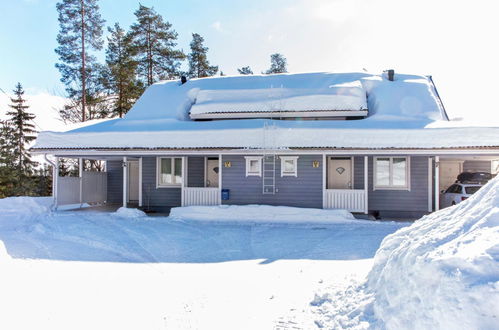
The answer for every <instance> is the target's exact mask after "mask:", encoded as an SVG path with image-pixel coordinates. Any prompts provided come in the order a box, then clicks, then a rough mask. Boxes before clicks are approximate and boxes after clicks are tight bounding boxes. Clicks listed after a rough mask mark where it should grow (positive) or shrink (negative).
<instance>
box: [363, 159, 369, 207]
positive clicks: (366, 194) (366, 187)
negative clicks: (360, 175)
mask: <svg viewBox="0 0 499 330" xmlns="http://www.w3.org/2000/svg"><path fill="white" fill-rule="evenodd" d="M368 203H369V157H368V156H364V214H368V213H369V204H368Z"/></svg>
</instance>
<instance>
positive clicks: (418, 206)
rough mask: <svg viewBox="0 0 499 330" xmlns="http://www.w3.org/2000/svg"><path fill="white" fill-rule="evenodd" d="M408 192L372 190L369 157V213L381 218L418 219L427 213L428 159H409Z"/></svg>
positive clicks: (415, 157) (370, 161)
mask: <svg viewBox="0 0 499 330" xmlns="http://www.w3.org/2000/svg"><path fill="white" fill-rule="evenodd" d="M410 159H411V160H410V180H411V187H410V190H409V191H407V190H374V189H373V183H374V182H373V164H374V161H373V157H369V180H368V183H369V192H368V208H369V211H370V212H372V213H374V212H379V214H380V216H381V217H383V216H385V217H392V216H393V217H398V216H408V217H420V216H422V215H424V214H426V213H428V157H427V156H411V157H410Z"/></svg>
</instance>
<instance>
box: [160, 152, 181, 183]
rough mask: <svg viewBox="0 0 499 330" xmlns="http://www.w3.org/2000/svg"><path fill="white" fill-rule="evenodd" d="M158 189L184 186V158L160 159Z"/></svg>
mask: <svg viewBox="0 0 499 330" xmlns="http://www.w3.org/2000/svg"><path fill="white" fill-rule="evenodd" d="M157 169H158V176H157V186H158V187H178V186H180V185H181V184H182V158H170V157H168V158H163V157H161V158H158V162H157Z"/></svg>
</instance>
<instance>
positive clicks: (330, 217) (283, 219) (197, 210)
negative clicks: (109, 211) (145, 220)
mask: <svg viewBox="0 0 499 330" xmlns="http://www.w3.org/2000/svg"><path fill="white" fill-rule="evenodd" d="M170 217H171V218H172V219H178V220H185V221H192V220H197V221H215V222H229V223H237V222H243V223H285V224H290V223H293V224H335V223H353V222H357V221H358V220H355V218H354V216H353V215H352V214H351V213H350V212H348V211H346V210H323V209H304V208H298V207H289V206H270V205H221V206H188V207H175V208H172V210H171V212H170ZM360 222H362V223H363V222H365V221H363V220H360Z"/></svg>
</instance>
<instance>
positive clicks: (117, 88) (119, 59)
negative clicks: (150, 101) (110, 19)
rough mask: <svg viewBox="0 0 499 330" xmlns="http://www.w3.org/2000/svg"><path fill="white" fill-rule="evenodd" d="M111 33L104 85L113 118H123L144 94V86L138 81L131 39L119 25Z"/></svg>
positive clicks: (110, 30) (110, 29)
mask: <svg viewBox="0 0 499 330" xmlns="http://www.w3.org/2000/svg"><path fill="white" fill-rule="evenodd" d="M108 31H109V32H110V35H109V37H108V38H107V40H108V46H107V50H106V68H105V70H104V71H103V77H102V79H103V85H104V87H105V88H106V89H107V90H108V93H109V94H110V98H109V101H110V103H111V109H110V110H111V112H112V116H113V117H114V116H119V117H120V118H121V117H123V115H124V114H126V113H127V112H128V110H130V108H131V107H132V105H133V103H134V102H135V100H137V99H138V98H139V96H140V94H141V93H142V92H143V90H144V87H143V84H142V83H140V82H139V81H138V80H137V79H136V72H137V62H136V61H135V60H134V58H133V53H132V45H131V39H130V38H129V36H127V34H126V32H125V30H124V29H122V28H121V27H120V26H119V24H118V23H116V24H115V25H114V27H113V28H108Z"/></svg>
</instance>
